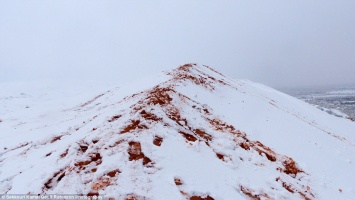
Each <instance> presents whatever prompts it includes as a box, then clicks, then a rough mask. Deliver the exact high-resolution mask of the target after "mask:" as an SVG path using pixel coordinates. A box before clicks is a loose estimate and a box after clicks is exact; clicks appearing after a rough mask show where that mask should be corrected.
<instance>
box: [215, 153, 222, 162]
mask: <svg viewBox="0 0 355 200" xmlns="http://www.w3.org/2000/svg"><path fill="white" fill-rule="evenodd" d="M216 156H217V158H218V159H220V160H223V161H224V155H223V154H220V153H216Z"/></svg>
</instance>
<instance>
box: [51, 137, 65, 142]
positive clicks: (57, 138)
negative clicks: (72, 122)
mask: <svg viewBox="0 0 355 200" xmlns="http://www.w3.org/2000/svg"><path fill="white" fill-rule="evenodd" d="M62 137H63V136H57V137H54V138H53V139H52V140H51V143H54V142H56V141H58V140H60V139H61V138H62Z"/></svg>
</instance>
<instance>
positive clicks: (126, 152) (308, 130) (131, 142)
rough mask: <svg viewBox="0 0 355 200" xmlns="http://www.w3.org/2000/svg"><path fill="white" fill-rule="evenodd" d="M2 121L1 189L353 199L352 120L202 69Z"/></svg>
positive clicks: (157, 196) (145, 196) (354, 127)
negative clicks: (74, 104)
mask: <svg viewBox="0 0 355 200" xmlns="http://www.w3.org/2000/svg"><path fill="white" fill-rule="evenodd" d="M8 116H10V115H9V114H6V113H5V114H4V117H3V119H2V122H0V140H1V143H0V194H1V193H6V194H21V193H25V194H85V195H86V194H89V195H95V194H104V195H105V197H112V198H115V199H216V200H218V199H225V200H229V199H354V197H355V181H354V180H355V173H354V172H355V163H354V162H355V123H353V122H351V121H349V120H346V119H342V118H337V117H334V116H332V115H328V114H327V113H325V112H322V111H320V110H318V109H317V108H315V107H313V106H310V105H308V104H306V103H304V102H302V101H300V100H297V99H295V98H293V97H290V96H288V95H285V94H283V93H281V92H278V91H276V90H273V89H271V88H268V87H266V86H263V85H259V84H255V83H252V82H250V81H246V80H232V79H230V78H228V77H225V76H224V75H222V74H220V73H218V72H216V71H215V70H213V69H212V68H210V67H207V66H199V65H195V64H187V65H183V66H181V67H179V68H177V69H175V70H172V71H171V72H167V73H164V74H162V75H160V76H157V77H153V78H149V79H147V80H143V81H140V82H137V83H135V84H130V85H129V86H127V87H120V88H114V89H111V90H109V91H105V92H102V93H99V94H97V95H96V96H95V97H94V98H91V99H89V100H87V101H85V102H82V103H80V104H79V105H77V106H72V107H68V108H67V109H65V110H58V111H56V112H54V111H53V112H50V113H44V114H41V115H37V114H36V116H34V115H33V116H32V115H31V114H30V113H28V116H31V117H28V116H27V117H23V118H22V120H23V121H24V123H20V124H18V123H17V122H14V121H11V120H10V119H11V118H10V117H8Z"/></svg>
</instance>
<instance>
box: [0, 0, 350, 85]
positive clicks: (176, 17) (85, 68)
mask: <svg viewBox="0 0 355 200" xmlns="http://www.w3.org/2000/svg"><path fill="white" fill-rule="evenodd" d="M190 62H196V63H201V64H206V65H210V66H211V67H214V68H216V69H217V70H220V71H222V72H223V73H225V74H227V75H229V76H232V77H235V78H243V79H250V80H252V81H255V82H260V83H264V84H267V85H270V86H273V87H298V86H321V85H344V84H355V1H354V0H339V1H336V0H322V1H321V0H319V1H315V0H297V1H284V0H279V1H275V0H272V1H271V0H270V1H256V0H243V1H239V0H233V1H227V0H226V1H209V0H206V1H198V0H196V1H190V0H189V1H187V0H179V1H107V0H106V1H90V0H75V1H69V0H60V1H59V0H53V1H44V0H43V1H39V0H36V1H34V0H33V1H30V0H28V1H17V0H7V1H6V0H4V1H1V2H0V81H17V80H31V79H43V78H47V79H51V78H56V79H75V78H77V79H95V80H97V81H103V80H105V81H111V82H112V81H117V83H121V82H122V81H127V80H129V79H132V78H133V79H134V78H136V79H137V78H140V77H143V76H145V75H148V74H157V73H159V72H160V71H162V70H167V69H170V68H173V67H176V66H179V65H181V64H184V63H190Z"/></svg>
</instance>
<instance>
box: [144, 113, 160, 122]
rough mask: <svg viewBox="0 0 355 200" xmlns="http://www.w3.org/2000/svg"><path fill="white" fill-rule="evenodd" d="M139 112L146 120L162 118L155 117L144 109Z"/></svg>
mask: <svg viewBox="0 0 355 200" xmlns="http://www.w3.org/2000/svg"><path fill="white" fill-rule="evenodd" d="M140 114H141V116H142V117H143V118H144V119H146V120H150V121H156V122H157V121H162V118H160V117H157V116H156V115H155V114H153V113H149V112H147V111H145V110H142V111H141V113H140Z"/></svg>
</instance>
